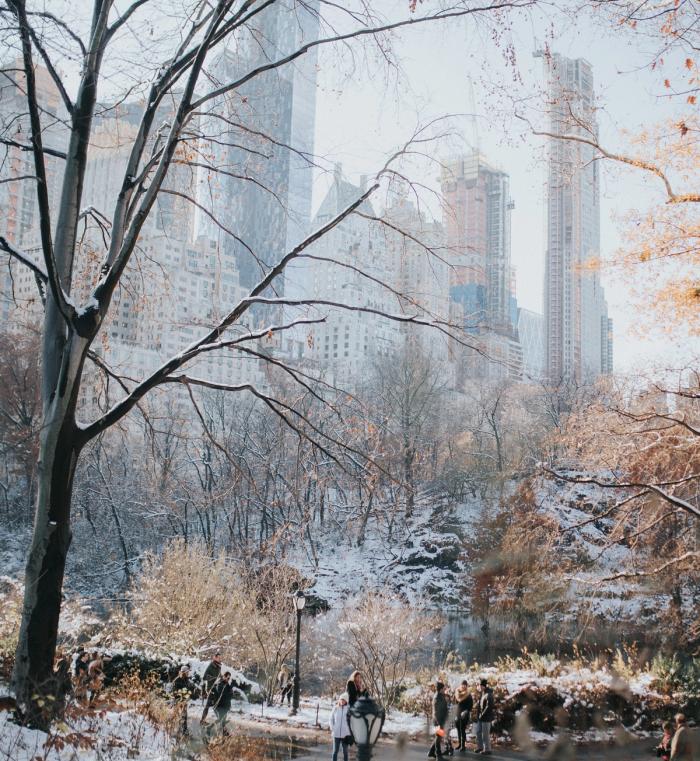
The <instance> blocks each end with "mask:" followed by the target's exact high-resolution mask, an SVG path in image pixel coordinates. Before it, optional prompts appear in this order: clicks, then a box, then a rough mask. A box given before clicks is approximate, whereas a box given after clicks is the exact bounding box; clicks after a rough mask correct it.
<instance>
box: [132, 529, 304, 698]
mask: <svg viewBox="0 0 700 761" xmlns="http://www.w3.org/2000/svg"><path fill="white" fill-rule="evenodd" d="M302 581H303V580H302V578H301V576H300V574H299V573H298V572H297V571H296V570H295V569H293V568H290V567H289V566H287V565H284V564H279V563H271V564H268V565H264V566H255V567H244V566H242V565H240V564H234V563H232V562H231V561H230V560H229V559H228V558H227V557H226V556H225V555H224V554H220V555H218V556H217V557H211V555H210V553H209V551H208V550H207V548H206V546H205V545H204V544H203V543H196V542H195V543H190V544H185V543H184V542H183V541H181V540H178V541H175V542H172V543H171V544H169V545H168V546H166V547H165V549H164V550H163V552H162V553H161V554H159V555H149V556H148V557H147V558H146V560H145V562H144V565H143V570H142V573H141V575H140V576H139V577H138V578H137V579H136V580H135V582H134V584H133V585H132V588H131V590H130V593H129V595H130V599H131V606H130V608H129V610H128V612H126V613H123V614H122V615H121V616H120V620H119V623H118V633H117V637H118V639H119V640H120V641H121V642H122V643H124V644H127V645H129V646H132V647H137V648H141V649H144V650H146V651H150V652H155V653H160V654H170V653H177V654H178V655H185V656H190V657H195V658H204V659H206V658H208V657H210V656H211V655H212V654H213V653H214V652H216V651H219V652H221V654H222V656H223V659H224V662H225V663H233V664H237V665H238V666H240V667H242V668H246V669H249V670H251V671H252V672H253V673H254V674H255V676H256V678H257V680H258V681H259V682H260V684H261V687H262V689H263V693H264V695H265V696H266V697H271V696H272V694H273V691H274V687H275V678H276V676H277V673H278V671H279V669H280V667H281V665H282V663H284V661H285V660H286V659H287V658H288V657H289V655H290V653H291V652H292V649H293V647H294V636H295V627H294V609H293V605H292V600H291V592H292V591H293V590H294V589H297V588H299V587H300V586H301V585H302Z"/></svg>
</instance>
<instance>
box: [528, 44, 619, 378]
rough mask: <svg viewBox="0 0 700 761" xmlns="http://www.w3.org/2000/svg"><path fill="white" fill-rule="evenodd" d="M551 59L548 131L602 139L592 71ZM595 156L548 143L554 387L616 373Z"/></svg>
mask: <svg viewBox="0 0 700 761" xmlns="http://www.w3.org/2000/svg"><path fill="white" fill-rule="evenodd" d="M536 55H538V56H541V57H543V58H544V61H545V68H546V73H547V77H548V90H549V94H548V102H549V103H550V109H551V110H550V112H549V125H548V132H550V133H551V134H553V135H569V136H582V137H589V138H590V137H591V136H594V137H595V135H596V134H597V130H598V127H597V122H596V116H595V102H594V90H593V72H592V69H591V65H590V64H589V63H588V62H587V61H585V60H583V59H582V58H578V59H569V58H565V57H564V56H562V55H559V54H556V53H555V54H549V53H547V54H545V53H536ZM594 158H595V149H594V148H593V147H591V146H589V145H586V144H585V143H582V142H578V141H576V140H567V139H562V138H556V137H552V138H549V139H548V144H547V184H546V209H547V229H546V252H545V287H544V317H545V371H546V374H547V377H548V378H549V380H550V381H552V382H559V381H561V380H563V379H577V380H591V379H594V378H596V377H597V376H598V375H601V374H603V373H606V372H610V371H611V369H612V343H611V341H612V333H611V321H610V319H609V318H608V313H607V303H606V301H605V293H604V291H603V287H602V285H601V283H600V277H599V274H598V272H597V270H596V269H595V261H596V260H597V259H598V258H599V256H600V190H599V185H600V178H599V176H598V164H597V162H596V161H595V160H594Z"/></svg>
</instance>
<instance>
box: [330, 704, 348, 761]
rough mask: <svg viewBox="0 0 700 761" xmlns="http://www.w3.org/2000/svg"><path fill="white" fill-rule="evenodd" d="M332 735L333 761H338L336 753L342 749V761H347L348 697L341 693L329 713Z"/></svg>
mask: <svg viewBox="0 0 700 761" xmlns="http://www.w3.org/2000/svg"><path fill="white" fill-rule="evenodd" d="M329 726H330V729H331V734H332V735H333V761H338V751H339V750H340V749H341V748H342V749H343V761H348V745H350V741H351V740H352V735H351V734H350V723H349V721H348V696H347V693H345V692H344V693H343V694H342V695H341V696H340V697H339V698H338V702H337V703H336V704H335V706H334V707H333V710H332V711H331V719H330V721H329Z"/></svg>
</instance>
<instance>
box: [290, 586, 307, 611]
mask: <svg viewBox="0 0 700 761" xmlns="http://www.w3.org/2000/svg"><path fill="white" fill-rule="evenodd" d="M292 599H293V600H294V608H295V609H296V610H303V609H304V605H306V597H305V595H304V593H303V592H302V591H301V589H298V590H297V591H296V592H295V593H294V595H293V596H292Z"/></svg>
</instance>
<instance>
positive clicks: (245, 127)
mask: <svg viewBox="0 0 700 761" xmlns="http://www.w3.org/2000/svg"><path fill="white" fill-rule="evenodd" d="M317 5H318V2H317V0H314V1H313V2H311V3H307V4H305V5H303V6H302V5H300V4H298V3H291V2H290V3H285V2H278V3H274V4H273V5H271V6H270V7H268V8H265V9H264V10H262V11H261V12H259V13H257V14H256V15H255V17H254V18H253V19H252V20H251V21H250V22H249V23H248V24H247V25H246V27H245V28H244V29H243V30H241V31H240V33H239V34H238V35H237V36H234V37H233V38H232V39H231V40H230V42H229V43H228V46H227V48H226V49H225V50H224V51H223V52H222V53H221V55H220V56H219V57H218V58H217V59H216V61H215V62H214V64H213V66H212V70H211V72H210V76H211V78H212V80H213V81H214V83H215V84H224V83H230V82H235V81H236V79H237V78H239V77H241V76H243V75H245V74H247V73H248V72H250V71H253V70H254V69H255V68H256V67H259V66H264V65H266V64H268V63H270V62H274V61H278V60H281V59H282V58H284V57H285V56H288V55H289V54H290V53H292V52H293V51H295V50H297V49H298V48H299V47H300V46H301V45H302V44H304V43H307V42H310V41H313V40H314V39H316V37H317V36H318V23H319V22H318V15H317V12H316V11H317ZM315 108H316V49H315V48H312V49H311V50H310V51H309V52H307V53H306V54H304V55H303V56H300V57H299V58H298V59H296V60H295V61H293V62H291V63H288V64H285V65H284V66H280V67H277V68H272V69H270V70H269V71H265V72H263V73H261V74H258V75H257V76H255V77H254V78H253V79H251V80H250V81H249V82H246V83H245V84H243V85H242V86H241V87H238V88H235V89H234V90H233V91H231V92H229V93H227V94H226V95H223V96H221V97H219V98H217V99H215V100H213V101H211V103H210V104H209V107H208V109H207V113H206V115H205V116H204V117H203V118H202V121H201V133H202V140H201V148H200V150H202V152H203V153H204V154H205V155H206V156H207V157H208V160H209V163H210V165H211V166H212V167H215V168H216V170H218V171H212V170H210V169H209V168H205V169H203V170H202V172H201V173H200V181H199V189H198V199H199V202H200V203H201V204H202V205H203V206H204V207H205V208H206V209H207V210H208V211H210V212H211V215H209V214H206V213H204V214H202V213H200V214H199V215H198V222H197V231H198V233H199V234H203V235H205V236H206V237H210V238H213V239H219V240H220V241H221V244H222V247H223V248H224V250H225V251H226V252H230V253H233V254H234V255H235V257H236V260H237V267H238V270H239V273H240V280H241V284H242V285H243V286H244V287H247V288H250V287H252V286H253V285H254V284H255V283H257V282H258V280H260V277H261V275H262V272H263V270H264V268H265V265H266V264H269V263H270V262H272V261H275V260H277V259H278V258H280V256H281V255H282V254H283V253H284V252H285V251H286V250H288V247H289V246H293V245H295V244H296V243H298V242H299V241H300V240H301V239H302V238H303V237H304V235H305V234H306V233H307V231H308V224H309V221H310V216H311V185H312V173H313V164H312V155H311V154H312V152H313V140H314V125H315ZM215 220H216V221H218V222H221V223H223V224H224V226H225V227H227V228H228V230H229V231H230V232H232V233H234V235H231V234H230V233H227V232H224V231H223V230H222V229H221V226H220V225H218V224H217V223H216V221H215ZM234 236H235V237H234Z"/></svg>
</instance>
